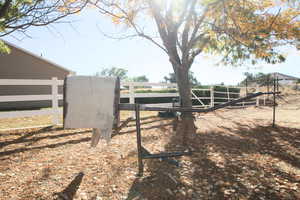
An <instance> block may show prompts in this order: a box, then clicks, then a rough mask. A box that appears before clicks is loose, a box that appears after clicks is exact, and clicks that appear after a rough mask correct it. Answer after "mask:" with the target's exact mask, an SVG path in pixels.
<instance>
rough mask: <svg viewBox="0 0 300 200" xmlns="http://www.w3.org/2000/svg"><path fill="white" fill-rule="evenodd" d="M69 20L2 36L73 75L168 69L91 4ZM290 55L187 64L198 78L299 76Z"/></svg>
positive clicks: (157, 54) (155, 76) (299, 56)
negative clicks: (272, 61)
mask: <svg viewBox="0 0 300 200" xmlns="http://www.w3.org/2000/svg"><path fill="white" fill-rule="evenodd" d="M64 21H67V22H68V23H58V24H52V25H50V26H49V27H31V28H30V29H29V30H28V32H27V34H28V35H29V36H30V37H24V36H22V35H18V34H13V35H11V36H6V37H5V38H4V40H6V41H9V42H11V43H13V44H15V45H16V46H19V47H21V48H24V49H26V50H28V51H30V52H32V53H34V54H36V55H39V56H43V57H44V58H46V59H48V60H51V61H52V62H54V63H57V64H59V65H61V66H62V67H65V68H68V69H70V70H72V71H75V72H76V74H77V75H94V74H95V73H96V72H99V71H101V69H102V68H109V67H120V68H125V69H127V70H128V76H130V77H132V76H140V75H146V76H147V77H148V78H149V80H150V82H161V81H163V77H164V76H166V75H168V73H171V72H172V66H171V64H170V63H169V60H168V57H167V55H166V54H165V53H164V52H163V51H162V50H161V49H159V48H158V47H156V46H155V45H153V44H152V43H151V42H149V41H147V40H144V39H141V38H136V39H123V40H115V39H111V38H108V37H106V36H104V34H103V32H104V33H106V34H110V35H112V34H114V33H116V32H119V31H120V30H119V28H118V27H116V25H115V24H113V23H111V20H110V19H108V18H106V17H104V16H101V15H100V14H99V13H97V12H96V11H95V10H86V11H84V12H82V13H81V14H79V15H73V16H70V17H68V18H65V19H64ZM285 51H286V53H287V54H288V55H289V56H288V57H287V60H286V62H285V63H281V64H276V65H267V64H262V65H255V66H246V65H245V66H242V67H230V66H216V65H215V62H216V61H215V60H214V59H209V58H207V57H198V58H197V59H196V60H195V62H194V64H193V66H192V68H191V70H192V71H193V72H194V74H195V76H196V77H197V79H198V81H199V82H200V83H201V84H220V83H224V84H226V85H234V84H237V83H239V82H240V81H241V80H242V79H243V78H244V75H243V74H244V73H245V72H251V73H258V72H263V73H270V72H280V73H284V74H288V75H292V76H296V77H300V69H299V67H300V52H297V51H296V50H294V49H289V48H287V49H285Z"/></svg>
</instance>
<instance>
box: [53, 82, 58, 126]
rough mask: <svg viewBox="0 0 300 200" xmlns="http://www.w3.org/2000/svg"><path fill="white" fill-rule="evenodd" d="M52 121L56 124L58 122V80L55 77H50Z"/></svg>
mask: <svg viewBox="0 0 300 200" xmlns="http://www.w3.org/2000/svg"><path fill="white" fill-rule="evenodd" d="M51 89H52V112H53V113H52V123H53V124H54V125H57V124H58V123H59V118H58V80H57V77H53V78H52V85H51Z"/></svg>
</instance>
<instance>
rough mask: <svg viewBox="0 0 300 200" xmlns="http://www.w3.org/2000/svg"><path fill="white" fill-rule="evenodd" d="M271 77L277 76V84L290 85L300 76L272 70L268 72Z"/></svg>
mask: <svg viewBox="0 0 300 200" xmlns="http://www.w3.org/2000/svg"><path fill="white" fill-rule="evenodd" d="M270 75H271V77H272V78H278V80H279V84H281V85H291V84H295V83H296V82H297V81H298V80H299V79H300V78H297V77H294V76H290V75H286V74H281V73H278V72H274V73H271V74H270Z"/></svg>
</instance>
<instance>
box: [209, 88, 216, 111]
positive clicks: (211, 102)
mask: <svg viewBox="0 0 300 200" xmlns="http://www.w3.org/2000/svg"><path fill="white" fill-rule="evenodd" d="M214 105H215V98H214V86H211V87H210V106H211V107H214Z"/></svg>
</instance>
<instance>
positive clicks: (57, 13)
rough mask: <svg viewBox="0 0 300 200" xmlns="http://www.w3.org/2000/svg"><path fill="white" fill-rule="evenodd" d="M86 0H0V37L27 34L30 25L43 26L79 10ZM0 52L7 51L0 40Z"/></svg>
mask: <svg viewBox="0 0 300 200" xmlns="http://www.w3.org/2000/svg"><path fill="white" fill-rule="evenodd" d="M86 4H87V0H81V1H74V0H66V1H65V0H51V1H48V0H0V38H1V37H3V36H6V35H9V34H12V33H14V32H19V33H22V34H24V35H25V36H27V34H26V30H27V29H28V28H29V27H31V26H45V25H49V24H51V23H54V22H56V21H58V20H60V19H62V18H64V17H66V16H68V15H71V14H74V13H78V12H80V11H81V10H82V9H83V8H84V7H85V5H86ZM0 52H6V53H8V52H9V49H8V47H7V46H6V45H5V44H4V42H3V41H1V40H0Z"/></svg>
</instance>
